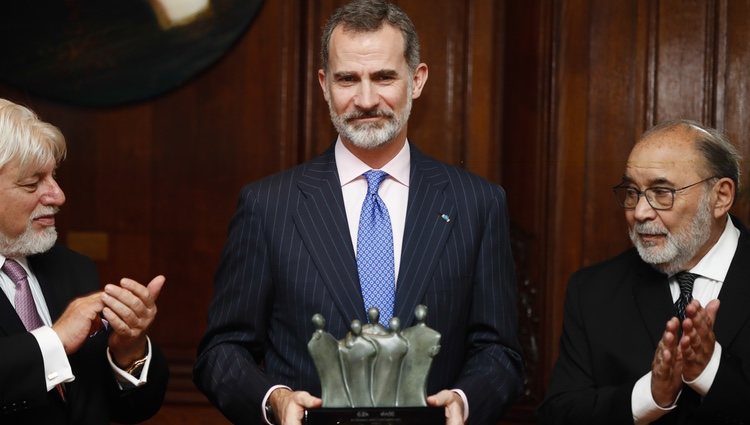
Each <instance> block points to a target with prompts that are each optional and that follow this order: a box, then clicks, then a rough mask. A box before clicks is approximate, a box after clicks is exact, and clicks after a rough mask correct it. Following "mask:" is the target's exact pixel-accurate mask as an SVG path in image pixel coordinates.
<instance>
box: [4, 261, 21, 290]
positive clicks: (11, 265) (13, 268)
mask: <svg viewBox="0 0 750 425" xmlns="http://www.w3.org/2000/svg"><path fill="white" fill-rule="evenodd" d="M2 270H3V272H4V273H5V274H7V275H8V277H10V280H12V281H13V283H15V284H18V282H20V281H22V280H24V279H26V270H24V269H23V266H22V265H20V264H18V262H17V261H16V260H13V259H10V258H6V259H5V263H4V264H3V268H2Z"/></svg>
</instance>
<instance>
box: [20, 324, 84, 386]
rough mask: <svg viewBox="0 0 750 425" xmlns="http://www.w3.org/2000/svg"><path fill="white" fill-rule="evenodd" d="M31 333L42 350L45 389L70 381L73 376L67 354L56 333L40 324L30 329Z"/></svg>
mask: <svg viewBox="0 0 750 425" xmlns="http://www.w3.org/2000/svg"><path fill="white" fill-rule="evenodd" d="M31 334H32V335H34V338H36V342H37V344H39V349H40V350H41V351H42V360H43V362H44V376H45V378H46V379H45V383H46V385H47V391H50V390H52V389H53V388H55V386H56V385H58V384H62V383H63V382H72V381H73V380H74V379H75V376H74V375H73V370H72V369H71V368H70V362H68V355H67V354H65V348H64V347H63V344H62V341H60V337H58V336H57V333H56V332H55V331H53V330H52V328H51V327H49V326H42V327H41V328H37V329H34V330H33V331H31Z"/></svg>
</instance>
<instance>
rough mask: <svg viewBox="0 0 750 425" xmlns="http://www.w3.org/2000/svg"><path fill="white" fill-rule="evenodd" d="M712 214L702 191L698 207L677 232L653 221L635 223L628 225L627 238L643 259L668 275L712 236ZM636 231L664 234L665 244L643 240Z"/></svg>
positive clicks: (674, 271)
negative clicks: (669, 230)
mask: <svg viewBox="0 0 750 425" xmlns="http://www.w3.org/2000/svg"><path fill="white" fill-rule="evenodd" d="M711 218H712V215H711V205H710V204H709V202H708V196H707V194H704V196H701V199H700V204H699V206H698V210H697V211H696V213H695V215H694V216H693V219H692V220H691V221H690V224H689V225H688V226H687V227H686V228H684V229H682V230H681V231H679V232H677V233H670V232H668V231H667V229H666V228H665V227H664V226H662V225H660V224H657V223H654V222H645V223H636V225H635V226H633V228H632V229H630V240H631V241H632V242H633V245H635V247H636V249H637V250H638V254H639V255H640V256H641V259H643V261H645V262H646V263H648V264H651V265H652V266H653V267H654V268H655V269H657V270H659V271H661V272H662V273H665V274H668V275H671V274H674V273H677V272H679V271H682V270H685V265H686V264H687V263H688V262H690V260H692V259H693V257H695V254H697V253H698V251H699V250H700V249H701V247H703V245H704V244H705V243H706V242H707V241H708V239H709V238H710V237H711ZM639 233H646V234H666V239H665V241H664V246H663V247H659V246H657V245H655V244H651V243H644V242H643V241H642V240H641V239H640V238H639V237H638V234H639Z"/></svg>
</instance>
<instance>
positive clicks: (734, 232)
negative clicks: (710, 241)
mask: <svg viewBox="0 0 750 425" xmlns="http://www.w3.org/2000/svg"><path fill="white" fill-rule="evenodd" d="M739 239H740V231H739V229H737V228H736V227H735V226H734V224H733V223H732V219H731V217H727V224H726V225H725V226H724V232H723V233H722V234H721V236H720V237H719V240H718V241H717V242H716V244H715V245H714V246H713V247H711V249H710V250H709V251H708V253H707V254H706V255H704V256H703V258H701V260H700V261H698V264H696V265H695V267H693V268H692V269H690V272H691V273H695V274H699V275H701V276H703V277H706V278H708V279H711V280H715V281H717V282H724V279H725V278H726V277H727V272H728V271H729V266H730V264H731V263H732V258H734V252H735V251H736V250H737V244H738V243H739Z"/></svg>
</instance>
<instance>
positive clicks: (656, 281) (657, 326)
mask: <svg viewBox="0 0 750 425" xmlns="http://www.w3.org/2000/svg"><path fill="white" fill-rule="evenodd" d="M636 264H637V266H636V267H635V270H634V272H633V275H632V277H631V278H632V279H634V280H635V282H634V284H633V296H634V297H635V305H636V306H637V308H638V310H639V311H638V313H639V315H640V317H641V319H643V323H644V325H645V326H646V329H647V330H648V333H649V335H650V337H651V341H652V342H653V344H654V348H656V346H657V344H658V343H659V340H661V337H662V335H663V334H664V328H665V326H666V323H667V321H668V320H669V318H670V317H672V316H673V315H674V313H673V311H674V310H673V308H674V307H673V304H672V295H671V293H670V292H669V282H668V281H667V276H666V275H664V274H661V273H659V272H657V271H656V270H654V269H653V268H652V267H651V266H649V265H648V264H646V263H645V262H643V261H640V260H639V261H637V262H636Z"/></svg>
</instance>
